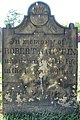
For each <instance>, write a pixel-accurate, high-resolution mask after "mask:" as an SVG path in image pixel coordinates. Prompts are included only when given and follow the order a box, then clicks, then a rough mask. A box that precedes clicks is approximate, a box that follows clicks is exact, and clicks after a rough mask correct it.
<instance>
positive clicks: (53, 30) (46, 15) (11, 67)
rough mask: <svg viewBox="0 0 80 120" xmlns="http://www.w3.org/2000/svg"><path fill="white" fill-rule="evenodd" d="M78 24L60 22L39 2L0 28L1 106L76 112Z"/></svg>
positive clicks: (13, 108)
mask: <svg viewBox="0 0 80 120" xmlns="http://www.w3.org/2000/svg"><path fill="white" fill-rule="evenodd" d="M77 34H78V30H77V27H74V24H72V23H70V24H69V27H63V26H61V25H60V24H59V23H58V22H57V21H56V20H55V18H54V16H52V15H51V12H50V8H49V6H48V5H47V4H45V3H43V2H37V3H34V4H32V5H31V6H30V8H29V10H28V16H25V17H24V20H23V22H22V23H21V24H20V25H19V26H17V27H14V28H11V27H10V26H9V25H8V26H7V27H6V28H3V51H2V52H3V63H2V67H3V72H2V75H3V85H2V86H3V112H4V113H9V112H15V111H18V112H26V111H27V112H32V111H34V112H40V111H44V110H48V111H54V112H59V111H60V112H63V113H66V112H75V110H76V107H77V105H76V100H77V99H76V98H77V95H76V92H77V91H76V89H77V71H78V70H77V66H78V65H77V64H78V60H77V59H78V55H77V52H78V50H77V44H78V43H77Z"/></svg>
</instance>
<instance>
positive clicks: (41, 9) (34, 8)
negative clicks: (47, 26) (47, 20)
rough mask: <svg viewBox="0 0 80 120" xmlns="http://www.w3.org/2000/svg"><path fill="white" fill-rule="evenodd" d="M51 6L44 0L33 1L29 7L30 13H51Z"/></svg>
mask: <svg viewBox="0 0 80 120" xmlns="http://www.w3.org/2000/svg"><path fill="white" fill-rule="evenodd" d="M50 13H51V12H50V8H49V6H48V5H47V4H46V3H43V2H35V3H33V4H32V5H31V6H30V7H29V9H28V14H33V15H41V14H43V15H46V14H48V15H50Z"/></svg>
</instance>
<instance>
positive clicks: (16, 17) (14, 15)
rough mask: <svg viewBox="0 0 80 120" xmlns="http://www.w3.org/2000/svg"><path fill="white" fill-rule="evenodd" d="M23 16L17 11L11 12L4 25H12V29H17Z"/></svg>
mask: <svg viewBox="0 0 80 120" xmlns="http://www.w3.org/2000/svg"><path fill="white" fill-rule="evenodd" d="M20 16H21V14H20V13H18V12H17V10H13V9H11V10H9V11H8V14H7V16H6V18H5V20H4V24H5V25H8V24H10V25H11V26H12V27H15V26H16V25H17V24H19V23H20V22H21V20H20Z"/></svg>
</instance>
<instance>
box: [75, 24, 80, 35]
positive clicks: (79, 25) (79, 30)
mask: <svg viewBox="0 0 80 120" xmlns="http://www.w3.org/2000/svg"><path fill="white" fill-rule="evenodd" d="M74 25H75V26H76V27H78V32H79V33H80V23H78V22H75V23H74Z"/></svg>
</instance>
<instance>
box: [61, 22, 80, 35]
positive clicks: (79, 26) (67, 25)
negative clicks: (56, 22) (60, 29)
mask: <svg viewBox="0 0 80 120" xmlns="http://www.w3.org/2000/svg"><path fill="white" fill-rule="evenodd" d="M63 26H65V27H69V24H68V23H66V24H63ZM74 26H75V27H78V32H79V33H80V23H78V22H75V23H74Z"/></svg>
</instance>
